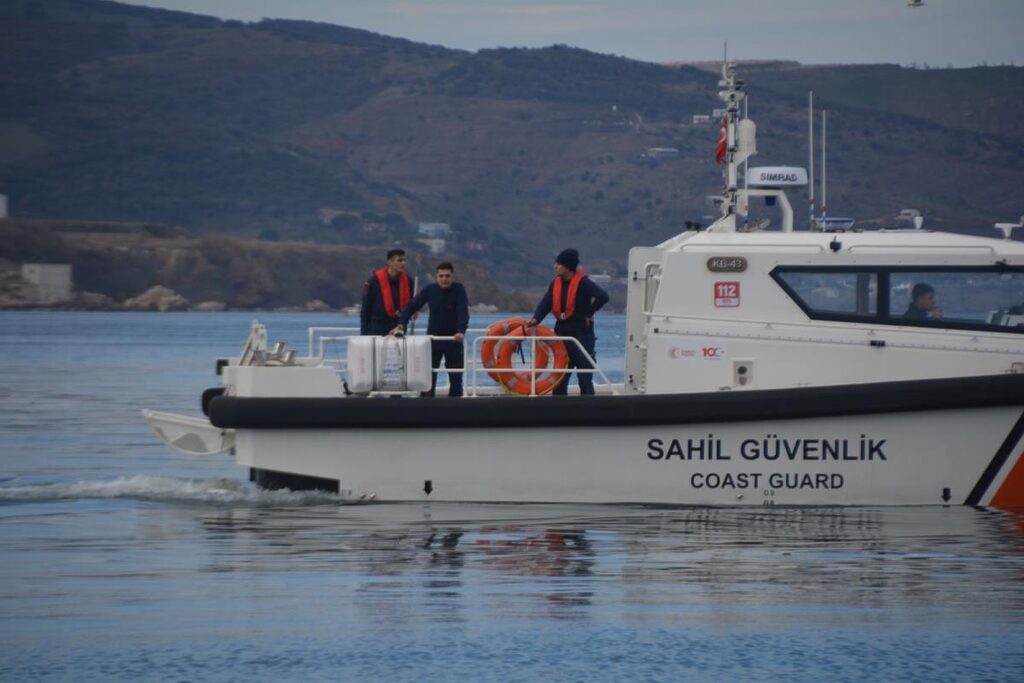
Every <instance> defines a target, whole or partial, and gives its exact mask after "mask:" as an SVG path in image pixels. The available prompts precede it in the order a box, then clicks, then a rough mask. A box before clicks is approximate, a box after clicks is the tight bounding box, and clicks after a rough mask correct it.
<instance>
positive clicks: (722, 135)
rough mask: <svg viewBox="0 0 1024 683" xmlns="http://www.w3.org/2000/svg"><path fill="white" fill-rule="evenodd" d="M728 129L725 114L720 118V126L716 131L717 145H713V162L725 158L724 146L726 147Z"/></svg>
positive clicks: (727, 117)
mask: <svg viewBox="0 0 1024 683" xmlns="http://www.w3.org/2000/svg"><path fill="white" fill-rule="evenodd" d="M728 130H729V116H728V115H726V117H725V118H724V119H722V127H721V128H720V129H719V131H718V146H717V147H715V163H716V164H720V163H722V159H724V158H725V152H726V147H727V145H726V139H727V138H728Z"/></svg>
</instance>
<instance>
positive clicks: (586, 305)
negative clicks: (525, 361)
mask: <svg viewBox="0 0 1024 683" xmlns="http://www.w3.org/2000/svg"><path fill="white" fill-rule="evenodd" d="M579 264H580V255H579V253H578V252H577V251H576V250H575V249H564V250H563V251H562V252H561V253H560V254H558V256H556V257H555V279H554V280H553V281H552V282H551V285H550V286H549V287H548V291H547V292H546V293H545V294H544V298H543V299H541V300H540V303H539V304H537V310H536V311H534V313H533V317H532V318H530V319H529V320H528V321H527V323H526V326H527V327H533V326H534V325H537V324H538V323H539V322H540V321H541V320H543V319H544V317H545V316H546V315H547V314H548V313H549V312H550V313H554V314H555V334H557V335H559V336H560V337H575V338H576V339H578V340H579V342H580V345H582V346H583V348H584V349H586V350H587V353H589V354H590V357H591V358H594V357H595V355H596V354H595V351H594V346H595V343H596V342H597V337H596V336H594V313H596V312H597V311H599V310H600V309H601V307H602V306H604V305H605V304H606V303H608V294H607V293H606V292H605V291H604V290H603V289H601V288H600V287H599V286H598V285H597V284H595V283H594V282H593V281H592V280H591V279H590V278H589V277H587V276H586V274H585V273H584V272H583V271H582V270H578V268H579ZM565 346H566V349H567V350H568V351H569V367H570V368H577V369H579V370H588V369H590V368H592V367H593V366H592V365H591V364H590V362H589V361H587V358H586V356H584V355H583V354H582V353H581V352H580V349H579V348H578V347H577V346H576V344H573V343H572V342H571V341H568V342H566V343H565ZM576 381H578V382H579V384H580V393H581V394H593V393H594V376H593V375H592V374H591V373H589V372H582V373H581V372H577V373H576ZM568 389H569V378H568V376H567V377H566V378H565V381H564V382H560V383H559V384H558V386H556V387H555V389H554V391H552V392H551V393H552V394H554V395H556V396H558V395H565V393H566V392H567V391H568Z"/></svg>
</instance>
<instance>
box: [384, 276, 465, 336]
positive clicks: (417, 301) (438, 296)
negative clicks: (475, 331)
mask: <svg viewBox="0 0 1024 683" xmlns="http://www.w3.org/2000/svg"><path fill="white" fill-rule="evenodd" d="M424 305H427V306H430V319H429V320H428V321H427V334H433V335H437V336H439V337H450V336H452V335H453V334H457V333H461V334H465V333H466V328H467V327H468V326H469V297H467V296H466V288H465V287H463V286H462V284H461V283H459V282H453V283H452V285H451V287H449V288H447V289H444V288H442V287H441V285H439V284H437V283H436V282H435V283H433V284H429V285H427V286H426V287H424V288H423V289H421V290H420V292H419V294H417V295H416V296H414V297H413V298H412V301H410V302H409V305H408V306H406V307H405V308H403V309H402V313H401V315H399V316H398V322H399V324H401V325H404V326H408V325H409V318H411V317H412V315H413V314H414V313H415V312H416V311H418V310H420V309H421V308H423V306H424Z"/></svg>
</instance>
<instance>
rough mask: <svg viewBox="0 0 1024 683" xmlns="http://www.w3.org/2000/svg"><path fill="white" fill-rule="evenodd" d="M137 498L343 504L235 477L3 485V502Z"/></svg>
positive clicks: (326, 496) (139, 477)
mask: <svg viewBox="0 0 1024 683" xmlns="http://www.w3.org/2000/svg"><path fill="white" fill-rule="evenodd" d="M86 499H133V500H144V501H156V502H172V503H200V504H208V505H231V506H238V507H292V506H309V505H323V504H330V503H334V504H337V503H340V502H342V499H341V498H340V497H339V496H338V495H336V494H333V493H327V492H324V491H289V490H287V489H283V490H277V491H267V490H264V489H259V488H256V487H254V486H252V485H250V484H247V483H245V482H241V481H236V480H233V479H176V478H173V477H151V476H146V475H136V476H134V477H118V478H117V479H111V480H108V481H76V482H72V483H65V484H40V485H34V486H11V487H2V488H0V504H2V503H16V502H35V501H52V500H86Z"/></svg>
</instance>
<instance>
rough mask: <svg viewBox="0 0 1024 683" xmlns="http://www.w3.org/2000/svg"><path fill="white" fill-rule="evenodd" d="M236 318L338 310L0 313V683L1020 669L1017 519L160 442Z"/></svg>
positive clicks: (970, 677)
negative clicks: (454, 475)
mask: <svg viewBox="0 0 1024 683" xmlns="http://www.w3.org/2000/svg"><path fill="white" fill-rule="evenodd" d="M254 317H258V318H259V319H260V320H261V321H262V322H264V323H266V324H267V326H268V329H269V333H270V338H271V341H276V340H285V341H287V342H288V343H289V346H290V347H293V348H299V349H305V330H306V327H307V326H309V325H331V324H338V323H339V321H340V319H339V318H338V317H337V316H331V315H326V314H283V313H274V314H251V313H250V314H239V313H228V314H130V313H120V314H112V313H0V378H2V379H0V457H2V469H0V639H2V647H0V680H3V681H31V680H66V681H100V680H102V681H108V680H175V681H196V680H202V681H218V680H232V681H233V680H246V681H292V680H294V681H314V680H332V681H333V680H387V681H392V680H408V681H413V680H415V681H420V680H502V681H503V680H516V681H536V680H560V681H561V680H571V681H621V680H631V681H632V680H639V681H644V680H650V681H660V680H672V681H677V680H715V681H718V680H771V681H776V680H786V681H791V680H804V681H820V680H863V681H868V680H870V681H876V680H921V681H925V680H927V681H932V680H963V681H976V680H990V681H1019V680H1022V679H1024V515H1021V514H1013V513H1008V512H1002V511H995V510H976V509H969V508H887V509H883V508H818V509H791V508H790V509H787V508H772V509H738V508H736V509H701V508H689V509H645V508H637V507H610V506H550V505H449V504H445V505H439V504H431V505H422V504H405V505H372V506H343V505H340V504H338V501H337V500H336V499H334V498H333V497H332V496H329V495H322V494H292V493H287V492H284V493H281V492H276V493H267V492H259V491H256V490H253V489H252V488H251V487H250V486H249V485H248V484H247V483H246V481H245V480H246V472H245V471H244V470H242V469H240V468H237V467H236V466H235V465H234V464H233V461H232V459H231V458H230V457H229V456H216V457H213V458H206V459H195V458H189V457H188V456H185V455H180V454H177V453H174V452H172V451H169V450H167V449H166V448H165V447H163V446H161V445H160V444H158V443H157V441H156V438H155V437H153V436H152V435H151V434H150V433H149V431H148V428H147V427H146V425H145V424H144V422H143V420H142V417H141V416H140V414H139V409H140V408H142V407H151V408H156V409H161V410H168V411H174V412H182V413H187V414H193V415H197V414H199V407H198V397H199V394H200V392H201V391H202V390H203V389H204V388H206V387H208V386H213V385H214V384H215V383H216V378H215V377H214V375H213V361H214V359H215V358H216V357H218V356H225V355H233V354H235V353H237V351H238V349H239V348H240V346H241V343H242V341H243V340H244V338H245V336H246V334H247V331H248V327H249V322H250V320H251V319H252V318H254ZM493 319H494V318H493V316H492V317H484V318H481V317H479V316H478V317H477V318H475V319H474V324H476V323H479V322H482V321H489V320H493ZM349 322H351V320H349ZM622 328H623V319H622V318H621V317H614V316H606V317H604V319H603V320H602V322H601V327H600V328H599V330H598V334H599V337H600V340H599V346H598V357H599V359H600V360H602V361H604V362H606V363H609V364H610V365H611V366H612V367H613V368H615V369H616V370H617V378H621V368H622V334H623V329H622Z"/></svg>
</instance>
